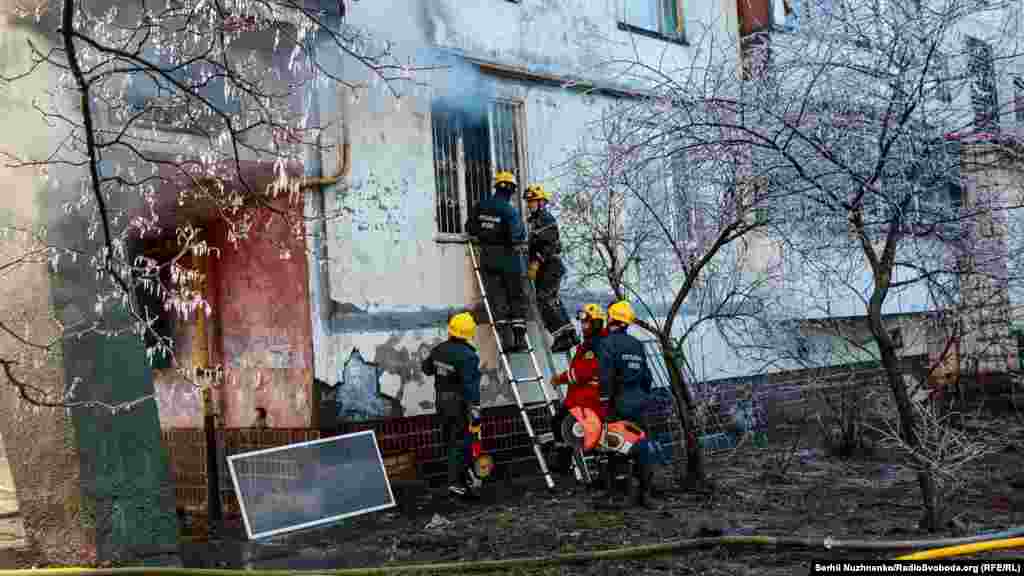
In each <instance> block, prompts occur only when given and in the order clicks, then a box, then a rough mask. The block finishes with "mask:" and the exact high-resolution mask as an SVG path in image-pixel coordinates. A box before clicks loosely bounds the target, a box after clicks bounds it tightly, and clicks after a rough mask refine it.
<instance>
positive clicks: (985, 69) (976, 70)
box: [967, 36, 999, 131]
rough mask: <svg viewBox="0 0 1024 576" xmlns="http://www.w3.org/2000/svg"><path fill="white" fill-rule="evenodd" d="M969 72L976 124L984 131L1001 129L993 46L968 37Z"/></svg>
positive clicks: (976, 126)
mask: <svg viewBox="0 0 1024 576" xmlns="http://www.w3.org/2000/svg"><path fill="white" fill-rule="evenodd" d="M967 55H968V64H967V68H968V74H970V75H971V77H972V80H971V105H972V107H973V108H974V126H975V128H977V129H979V130H982V131H996V130H998V129H999V95H998V93H997V91H996V69H995V58H994V56H993V54H992V46H991V45H990V44H989V43H988V42H985V41H983V40H979V39H977V38H973V37H970V36H968V37H967Z"/></svg>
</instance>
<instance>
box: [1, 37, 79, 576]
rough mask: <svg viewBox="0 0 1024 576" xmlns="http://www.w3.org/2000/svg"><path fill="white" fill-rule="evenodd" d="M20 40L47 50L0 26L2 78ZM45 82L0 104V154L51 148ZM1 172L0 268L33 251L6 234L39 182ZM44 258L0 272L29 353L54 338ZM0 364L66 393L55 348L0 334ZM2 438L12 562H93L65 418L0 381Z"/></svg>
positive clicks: (28, 206)
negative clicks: (12, 525) (13, 534)
mask: <svg viewBox="0 0 1024 576" xmlns="http://www.w3.org/2000/svg"><path fill="white" fill-rule="evenodd" d="M27 40H32V42H34V43H35V44H36V46H38V47H39V49H40V50H44V51H45V50H47V49H48V46H49V42H48V41H47V39H46V38H44V37H42V36H41V35H40V34H37V33H35V32H34V31H32V30H30V29H28V28H25V27H20V26H16V25H15V23H12V22H11V21H9V20H3V21H0V72H2V73H3V74H5V75H9V74H13V73H14V71H15V70H16V69H18V68H20V66H21V65H22V64H24V63H26V62H29V61H30V60H29V58H30V52H29V47H28V44H27ZM51 85H52V79H51V78H50V76H49V75H47V74H46V73H43V72H40V73H38V74H34V75H32V76H30V77H28V78H25V79H22V80H21V81H19V82H18V83H16V84H15V85H12V86H11V87H10V89H9V90H5V92H4V95H3V98H2V99H0V107H2V109H3V116H4V117H5V118H6V119H7V120H6V122H7V126H8V128H9V130H6V131H5V132H4V134H5V136H4V137H3V139H2V143H0V149H3V150H4V151H12V152H14V151H16V152H19V153H22V154H25V153H29V154H37V153H42V152H43V150H44V149H45V148H46V147H47V145H48V144H49V143H51V142H53V139H52V136H51V134H50V131H49V130H48V128H47V127H46V125H45V124H44V123H43V121H42V118H40V116H39V114H38V112H35V111H33V110H32V108H31V102H32V98H33V97H38V96H42V95H43V94H44V93H45V91H46V90H47V89H48V88H49V87H50V86H51ZM4 164H6V163H0V181H3V182H4V188H5V191H6V192H5V193H4V194H3V195H2V196H0V227H3V228H5V229H6V232H7V233H5V234H3V235H0V265H6V264H9V263H11V262H13V261H14V260H15V259H18V258H22V257H24V256H25V255H26V254H28V253H29V252H30V251H32V250H36V249H39V248H40V247H41V242H40V241H39V239H38V238H33V236H32V235H31V234H27V233H15V232H11V231H10V229H9V228H8V227H18V228H21V229H32V228H33V227H34V226H38V224H39V223H40V222H39V217H38V216H39V209H38V208H39V207H38V206H37V200H38V198H39V196H40V193H41V191H42V189H43V188H44V187H45V183H44V181H43V179H42V178H40V177H39V174H38V172H37V171H35V170H29V169H20V170H13V169H10V168H7V167H6V166H5V165H4ZM45 260H46V259H45V257H44V258H34V259H29V260H27V261H24V262H22V263H21V264H20V265H15V266H11V267H8V268H6V270H5V271H4V275H3V277H2V279H0V322H3V323H4V325H5V326H6V327H8V328H10V329H11V330H12V331H14V332H15V333H16V334H18V335H19V336H21V337H22V338H23V339H24V340H27V341H30V342H32V343H34V344H45V343H47V342H49V341H51V340H52V339H53V338H56V337H57V336H58V335H59V330H58V328H57V326H56V324H55V323H54V322H53V321H52V318H51V316H50V311H51V310H50V298H49V294H50V278H49V276H48V274H47V270H46V269H47V265H46V263H45ZM0 358H4V359H8V360H14V361H16V362H17V365H16V366H14V367H12V370H13V371H14V373H15V376H16V377H17V378H19V380H23V381H25V382H30V383H31V384H32V385H33V386H34V387H35V388H36V392H37V394H36V395H46V396H48V397H50V398H56V399H59V398H60V397H61V396H62V393H63V390H64V372H63V368H62V366H61V362H60V349H59V348H56V349H55V354H47V352H46V351H45V350H42V349H39V348H37V347H35V346H34V345H29V344H26V343H25V342H24V341H19V340H18V339H16V338H14V337H12V336H11V335H10V334H7V333H2V334H0ZM0 433H2V435H3V439H4V443H5V445H6V446H5V447H6V451H7V457H8V460H9V461H10V465H11V472H12V476H13V483H14V487H15V488H16V491H17V497H18V505H19V509H20V512H21V515H22V518H23V519H24V526H25V532H26V536H27V541H28V542H27V543H28V549H27V550H26V551H25V553H23V554H19V555H18V556H17V558H15V560H18V561H19V562H22V563H25V564H29V565H31V564H64V563H66V564H81V563H83V562H89V561H91V560H92V559H94V558H95V555H96V547H95V532H94V528H93V521H92V516H93V514H92V511H91V509H90V507H89V505H88V504H87V503H86V502H85V501H84V500H83V498H82V495H81V492H80V490H79V479H80V474H81V471H80V469H79V458H78V449H77V446H76V437H75V430H74V427H73V425H72V420H71V416H70V414H68V413H67V412H66V411H65V410H62V409H54V408H39V407H36V406H33V405H31V404H29V403H27V402H24V401H23V400H22V399H21V398H20V397H19V394H18V391H17V389H16V388H14V387H13V386H12V385H11V383H10V381H9V380H8V379H7V378H6V377H5V376H3V375H0Z"/></svg>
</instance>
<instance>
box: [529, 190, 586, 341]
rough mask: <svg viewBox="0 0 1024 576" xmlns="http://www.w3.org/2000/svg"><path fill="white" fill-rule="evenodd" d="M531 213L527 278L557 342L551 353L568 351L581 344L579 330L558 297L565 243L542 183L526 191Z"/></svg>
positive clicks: (562, 271)
mask: <svg viewBox="0 0 1024 576" xmlns="http://www.w3.org/2000/svg"><path fill="white" fill-rule="evenodd" d="M523 199H524V200H526V205H527V207H528V208H529V210H530V218H529V224H530V240H529V249H528V255H529V261H530V263H529V268H528V269H527V275H528V276H529V277H530V280H533V282H534V286H535V287H536V289H537V304H538V306H539V307H540V317H541V320H543V321H544V328H546V329H547V331H548V332H550V333H551V337H552V338H554V343H552V344H551V351H552V352H555V353H559V352H568V351H569V350H571V349H572V347H573V346H575V345H577V344H579V337H578V336H577V335H576V328H575V327H573V325H572V322H570V321H569V315H568V314H566V312H565V306H563V305H562V298H561V296H560V295H559V294H558V291H559V289H561V287H562V277H563V276H564V275H565V265H563V264H562V242H561V239H560V238H559V237H558V222H556V221H555V217H554V216H552V215H551V212H549V211H548V201H549V200H550V199H551V196H550V195H549V194H548V193H547V191H545V190H544V187H543V186H541V185H540V184H534V185H532V186H530V187H529V188H527V189H526V193H525V194H524V195H523Z"/></svg>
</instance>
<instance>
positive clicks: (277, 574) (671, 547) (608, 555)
mask: <svg viewBox="0 0 1024 576" xmlns="http://www.w3.org/2000/svg"><path fill="white" fill-rule="evenodd" d="M1022 536H1024V526H1018V527H1015V528H1010V529H1008V530H1004V531H1001V532H995V533H989V534H979V535H977V536H967V537H962V538H941V539H934V540H840V539H835V538H832V537H830V536H829V537H825V538H820V537H794V536H758V535H749V536H738V535H737V536H716V537H709V538H687V539H681V540H673V541H669V542H662V543H658V544H646V545H640V546H625V547H619V548H611V549H607V550H594V551H590V552H574V553H565V554H552V555H549V556H534V557H527V558H507V559H502V560H480V561H469V562H441V563H419V564H394V565H387V566H379V567H373V568H346V569H340V570H228V569H212V568H206V569H199V568H169V567H153V566H137V567H124V568H42V569H36V570H0V576H28V575H30V574H31V575H33V576H78V575H89V576H106V575H109V576H135V575H138V576H142V575H144V574H165V575H167V576H306V575H308V576H314V575H324V576H326V575H332V576H371V575H395V574H414V573H423V572H429V573H433V574H441V573H446V572H448V573H456V574H461V573H471V572H507V571H510V570H515V569H518V570H522V569H529V568H544V567H551V566H557V565H561V564H580V563H587V562H595V561H602V560H604V561H608V560H632V559H639V558H645V557H650V556H662V555H666V554H672V553H676V552H680V551H683V550H696V549H701V548H714V547H717V546H755V547H767V548H805V549H812V550H813V549H824V550H826V551H840V550H845V551H851V552H883V551H893V550H913V549H921V548H935V547H940V548H937V549H932V550H926V551H924V552H918V553H915V554H910V555H906V556H900V557H898V558H897V559H899V560H922V559H935V558H943V557H949V556H955V555H964V554H971V553H976V552H982V551H987V550H995V549H1007V548H1015V547H1024V537H1022Z"/></svg>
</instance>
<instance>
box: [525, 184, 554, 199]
mask: <svg viewBox="0 0 1024 576" xmlns="http://www.w3.org/2000/svg"><path fill="white" fill-rule="evenodd" d="M523 200H526V201H527V202H533V201H534V200H551V194H549V193H548V192H547V190H545V189H544V187H543V186H541V185H540V184H531V185H530V186H529V187H528V188H527V189H526V193H525V194H523Z"/></svg>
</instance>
